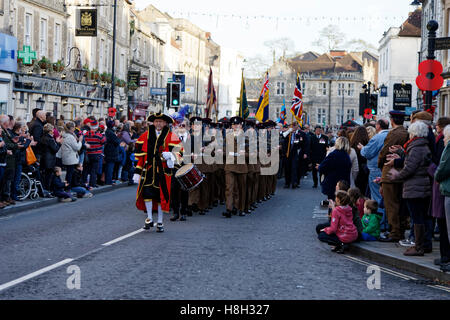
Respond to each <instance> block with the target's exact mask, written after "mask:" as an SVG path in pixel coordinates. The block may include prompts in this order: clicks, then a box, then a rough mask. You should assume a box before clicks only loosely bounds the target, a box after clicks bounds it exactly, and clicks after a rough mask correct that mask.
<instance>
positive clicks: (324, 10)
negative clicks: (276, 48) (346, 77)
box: [135, 0, 413, 57]
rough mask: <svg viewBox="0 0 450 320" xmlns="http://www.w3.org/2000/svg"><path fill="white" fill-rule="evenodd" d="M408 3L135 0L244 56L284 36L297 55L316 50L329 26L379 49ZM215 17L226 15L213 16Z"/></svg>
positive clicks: (370, 0) (398, 0)
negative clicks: (183, 20)
mask: <svg viewBox="0 0 450 320" xmlns="http://www.w3.org/2000/svg"><path fill="white" fill-rule="evenodd" d="M411 2H412V0H367V1H361V0H341V1H338V0H277V1H273V0H271V1H268V0H258V1H255V0H226V1H215V0H211V1H205V0H201V1H200V0H188V1H186V0H171V1H167V0H164V1H163V0H160V1H152V0H136V1H135V3H136V7H137V8H138V9H139V8H144V7H145V6H146V5H148V4H153V5H154V6H155V7H157V8H158V9H159V10H161V11H163V12H168V13H169V14H171V15H172V16H173V17H175V18H187V19H189V20H190V21H192V22H193V23H195V24H197V25H198V26H199V27H201V28H202V29H204V30H205V31H209V32H211V33H212V37H213V39H214V41H215V42H216V43H218V44H220V45H221V46H224V47H229V48H235V49H238V50H239V51H240V52H242V54H243V55H244V56H247V57H249V56H254V55H257V54H261V55H267V54H268V51H267V48H266V47H265V46H264V45H263V43H264V41H266V40H271V39H275V38H282V37H287V38H290V39H292V40H293V41H294V42H295V51H297V52H306V51H309V50H314V51H318V52H320V51H321V50H320V49H319V48H317V47H314V46H313V45H312V42H313V41H314V40H316V39H317V38H318V32H319V30H320V29H322V28H323V27H325V26H327V25H329V24H333V25H338V26H339V28H340V30H341V31H342V32H344V33H345V34H346V39H347V40H351V39H363V40H365V41H367V42H369V43H371V44H373V45H374V46H376V47H378V41H379V40H380V39H381V37H382V35H383V32H384V31H387V30H388V29H389V27H392V26H397V27H398V26H400V25H401V24H402V22H403V21H404V20H405V19H406V18H407V16H408V12H410V11H412V9H413V8H412V7H411V6H410V5H409V4H410V3H411ZM189 13H190V14H189ZM188 14H189V15H188ZM217 14H219V15H229V16H228V17H224V16H220V17H219V18H217V16H216V15H217ZM231 15H234V16H235V17H231ZM236 16H240V18H239V17H236ZM261 16H264V18H262V17H261ZM255 17H257V18H256V19H255ZM268 17H270V18H271V19H269V18H268ZM308 17H309V21H308ZM276 18H278V21H277V20H276ZM300 18H301V20H299V19H300ZM293 19H295V20H293ZM355 19H356V20H355Z"/></svg>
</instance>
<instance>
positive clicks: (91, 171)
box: [83, 119, 106, 188]
mask: <svg viewBox="0 0 450 320" xmlns="http://www.w3.org/2000/svg"><path fill="white" fill-rule="evenodd" d="M89 127H90V130H89V131H88V132H86V133H85V135H84V139H85V142H86V144H88V145H89V147H88V148H87V151H86V154H87V162H88V167H87V168H85V170H84V171H83V180H84V181H87V176H88V175H89V176H90V178H89V187H91V188H96V187H97V172H98V167H99V162H100V161H103V160H102V153H103V145H104V144H105V142H106V137H105V136H103V135H102V134H101V133H98V132H97V130H98V122H97V121H96V120H95V119H94V120H92V119H91V120H90V122H89Z"/></svg>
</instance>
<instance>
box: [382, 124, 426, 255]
mask: <svg viewBox="0 0 450 320" xmlns="http://www.w3.org/2000/svg"><path fill="white" fill-rule="evenodd" d="M408 132H409V137H410V140H409V141H407V143H406V144H405V145H404V147H403V152H404V153H405V161H404V167H403V168H402V169H401V170H400V171H397V170H396V169H391V170H390V171H389V173H388V178H389V179H390V180H391V181H394V182H395V181H400V182H403V198H404V199H406V204H407V207H408V211H409V213H410V215H411V219H412V221H413V223H414V235H415V246H414V247H410V248H408V249H407V250H406V252H405V253H404V255H406V256H423V254H424V253H429V252H431V251H432V243H431V239H426V237H425V232H426V230H425V224H426V220H427V219H430V217H428V208H429V205H430V197H431V182H430V177H429V175H428V167H429V166H430V164H431V162H432V154H431V151H430V148H429V146H428V140H427V136H428V126H427V125H426V124H424V123H423V122H420V121H417V122H415V123H413V124H411V126H410V127H409V129H408ZM395 158H398V156H388V157H387V160H388V161H389V162H388V163H387V166H392V165H393V164H394V161H395ZM426 240H428V241H426Z"/></svg>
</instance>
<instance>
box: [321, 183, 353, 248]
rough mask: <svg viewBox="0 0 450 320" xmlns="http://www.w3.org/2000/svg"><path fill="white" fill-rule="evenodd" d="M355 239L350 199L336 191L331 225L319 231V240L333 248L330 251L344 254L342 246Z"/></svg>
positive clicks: (342, 192) (345, 194) (343, 193)
mask: <svg viewBox="0 0 450 320" xmlns="http://www.w3.org/2000/svg"><path fill="white" fill-rule="evenodd" d="M332 205H334V204H332ZM357 238H358V230H357V229H356V227H355V225H354V224H353V213H352V208H351V207H350V197H349V195H348V193H347V192H345V191H338V192H336V204H335V205H334V208H333V212H332V213H331V225H330V226H329V227H327V228H324V229H322V230H320V233H319V240H320V241H323V242H326V243H328V244H329V245H332V246H335V247H334V248H333V250H332V251H334V252H338V253H344V245H345V244H348V243H351V242H353V241H355V240H356V239H357Z"/></svg>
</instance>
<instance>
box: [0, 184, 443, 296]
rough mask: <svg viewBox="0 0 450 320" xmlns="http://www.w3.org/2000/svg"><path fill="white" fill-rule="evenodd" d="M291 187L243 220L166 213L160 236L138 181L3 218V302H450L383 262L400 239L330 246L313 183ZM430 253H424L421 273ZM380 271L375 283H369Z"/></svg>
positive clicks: (217, 211) (437, 286)
mask: <svg viewBox="0 0 450 320" xmlns="http://www.w3.org/2000/svg"><path fill="white" fill-rule="evenodd" d="M282 186H283V184H282V181H280V184H279V189H278V190H277V193H276V195H275V196H274V197H273V198H272V199H271V200H269V201H267V202H264V203H262V204H260V205H259V207H258V209H257V210H256V211H255V212H254V213H252V214H250V215H247V216H245V217H239V216H233V217H232V218H231V219H226V218H224V217H222V215H221V213H222V211H223V207H217V208H214V209H213V210H211V211H210V212H209V213H208V214H207V215H205V216H199V215H196V214H194V216H192V217H188V220H187V221H185V222H179V221H178V222H171V221H169V216H167V215H166V217H165V229H166V232H164V233H162V234H159V233H156V232H155V230H150V231H144V230H142V226H143V222H144V219H145V216H144V215H143V213H142V212H138V211H137V210H136V208H135V203H134V202H135V200H134V199H135V192H136V187H127V188H120V187H113V188H111V189H110V192H103V193H99V194H97V195H96V196H94V197H93V198H91V199H80V200H79V201H76V202H73V203H54V204H52V205H46V206H45V207H40V208H36V209H29V210H26V211H22V212H16V213H15V214H11V215H2V216H0V243H1V244H2V245H1V246H0V257H1V259H0V299H5V300H11V299H33V300H34V299H154V300H165V299H170V300H204V299H213V300H214V299H225V300H234V299H241V300H253V299H258V300H266V299H274V300H279V299H285V300H302V299H317V300H319V299H320V300H321V299H329V300H336V299H338V300H341V299H351V300H362V299H370V300H374V299H375V300H384V299H402V300H422V299H424V300H448V299H450V287H448V286H445V285H443V284H442V283H441V282H439V283H438V282H433V281H431V280H430V279H434V277H431V278H430V277H425V276H423V275H421V274H419V273H414V272H412V271H408V270H404V269H403V267H404V265H399V266H398V267H396V266H393V265H392V264H390V262H389V260H387V259H385V258H383V260H382V261H381V262H377V261H375V260H376V259H378V258H380V257H383V256H386V255H387V253H388V249H389V250H393V249H392V247H395V245H394V244H390V245H389V244H381V243H380V244H379V243H364V244H358V245H353V246H352V248H351V249H350V250H349V251H348V253H346V254H337V253H333V252H331V250H330V247H329V246H328V245H327V244H325V243H322V242H320V241H318V240H317V235H316V232H315V226H316V224H318V223H322V222H323V220H325V219H326V218H325V217H324V214H323V212H321V210H322V209H321V208H319V207H318V206H317V204H318V203H319V202H320V200H322V198H323V196H322V195H321V194H320V192H319V191H318V190H317V189H312V181H310V180H309V179H307V180H305V181H302V186H301V188H300V189H296V190H292V189H283V188H282ZM385 245H388V246H389V247H390V248H387V247H386V248H383V246H385ZM357 246H359V248H361V249H360V250H363V249H366V248H364V246H367V247H368V249H367V251H369V252H374V253H373V254H374V256H373V258H372V259H368V258H366V257H364V255H363V254H362V253H361V251H358V250H359V249H356V248H357ZM378 246H381V247H380V248H381V249H379V250H378V252H379V253H377V251H376V250H375V248H378ZM436 249H437V244H436ZM399 250H400V251H399V253H398V255H400V253H401V249H399ZM380 252H381V253H383V254H381V253H380ZM392 255H394V254H392ZM394 256H395V255H394ZM400 258H401V257H398V258H395V259H394V260H395V261H397V260H398V259H400ZM380 259H381V258H380ZM409 259H411V261H409V262H408V263H409V264H410V265H419V262H420V261H422V259H420V258H409ZM431 259H432V258H431V255H430V256H429V257H427V256H426V257H424V259H423V260H424V261H423V262H424V267H423V268H425V267H426V268H427V269H429V267H432V266H430V265H429V263H430V261H431ZM425 260H426V261H425ZM373 270H375V271H374V272H375V273H374V276H377V277H378V276H379V277H378V278H376V279H379V282H380V286H379V287H377V288H374V287H371V286H369V282H370V281H371V279H372V278H371V272H372V271H373ZM376 270H379V273H378V274H377V272H376ZM418 271H419V272H420V268H418ZM76 272H78V274H79V284H80V286H79V287H76V286H75V287H74V284H76V282H72V280H73V279H74V278H72V275H75V273H76ZM375 283H376V282H375Z"/></svg>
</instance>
